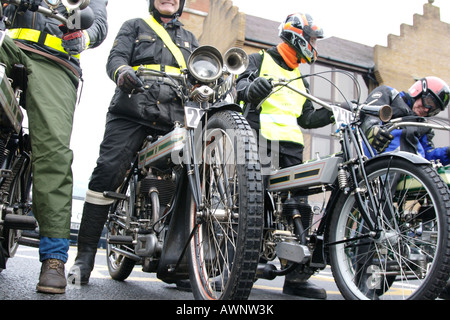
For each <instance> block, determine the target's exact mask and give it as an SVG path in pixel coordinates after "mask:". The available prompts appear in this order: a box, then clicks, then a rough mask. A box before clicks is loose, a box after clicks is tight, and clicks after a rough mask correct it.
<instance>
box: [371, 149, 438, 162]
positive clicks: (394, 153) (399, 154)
mask: <svg viewBox="0 0 450 320" xmlns="http://www.w3.org/2000/svg"><path fill="white" fill-rule="evenodd" d="M388 157H398V158H403V159H405V160H408V161H409V162H411V163H414V164H430V161H428V160H427V159H425V158H424V157H422V156H419V155H417V154H414V153H410V152H406V151H391V152H386V153H382V154H380V155H377V156H376V157H374V158H372V159H369V160H368V161H367V164H369V163H371V162H374V161H377V160H378V159H382V158H388Z"/></svg>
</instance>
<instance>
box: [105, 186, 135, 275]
mask: <svg viewBox="0 0 450 320" xmlns="http://www.w3.org/2000/svg"><path fill="white" fill-rule="evenodd" d="M134 186H135V181H133V180H131V181H130V184H129V187H128V190H127V199H126V200H119V202H118V203H117V207H116V209H115V211H114V212H113V214H112V215H111V216H110V218H109V219H108V222H107V232H106V239H110V237H111V236H127V234H126V230H125V228H124V226H125V221H127V219H128V218H129V217H130V216H131V213H132V210H133V206H134V199H135V188H134ZM132 251H133V249H132V248H128V247H127V246H126V245H120V244H110V243H107V245H106V261H107V265H108V271H109V275H110V276H111V278H113V279H114V280H118V281H123V280H125V279H126V278H128V276H129V275H130V274H131V272H132V271H133V268H134V266H135V264H136V261H134V260H132V259H130V258H128V257H127V256H126V252H132Z"/></svg>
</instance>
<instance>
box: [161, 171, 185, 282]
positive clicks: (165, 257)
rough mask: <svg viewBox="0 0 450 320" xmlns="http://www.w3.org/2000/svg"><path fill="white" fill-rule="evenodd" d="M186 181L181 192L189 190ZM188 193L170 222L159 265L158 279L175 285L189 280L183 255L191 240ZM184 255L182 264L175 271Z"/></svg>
mask: <svg viewBox="0 0 450 320" xmlns="http://www.w3.org/2000/svg"><path fill="white" fill-rule="evenodd" d="M186 181H187V179H184V182H183V186H181V187H180V190H187V189H188V188H189V186H188V185H187V183H186ZM187 193H188V192H181V197H180V199H179V201H178V204H177V206H176V208H175V209H174V213H173V216H172V217H171V220H170V224H169V229H168V231H167V234H166V237H165V240H164V246H163V249H162V253H161V258H160V261H159V263H158V270H157V277H158V279H160V280H162V281H164V282H166V283H175V282H176V281H177V280H181V279H188V278H189V268H188V262H187V254H186V253H185V254H184V255H183V249H184V247H185V245H186V243H187V241H188V239H189V235H188V232H187V228H186V220H187V219H186V215H187V214H189V213H188V211H189V210H188V209H187V207H188V206H187V205H186V203H187V201H188V199H187V196H186V194H187ZM182 255H183V257H182V259H181V262H180V264H179V265H178V267H177V269H176V270H174V268H175V266H176V264H177V263H178V260H179V259H180V257H181V256H182Z"/></svg>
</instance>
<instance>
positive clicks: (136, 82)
mask: <svg viewBox="0 0 450 320" xmlns="http://www.w3.org/2000/svg"><path fill="white" fill-rule="evenodd" d="M116 83H117V86H118V87H119V88H120V89H121V90H122V91H123V92H125V93H128V94H130V93H136V92H143V91H144V89H143V88H142V87H143V86H144V84H143V83H142V81H141V79H139V77H138V76H137V75H136V72H135V71H134V69H133V68H132V67H130V66H124V67H122V68H120V69H119V71H118V76H117V80H116Z"/></svg>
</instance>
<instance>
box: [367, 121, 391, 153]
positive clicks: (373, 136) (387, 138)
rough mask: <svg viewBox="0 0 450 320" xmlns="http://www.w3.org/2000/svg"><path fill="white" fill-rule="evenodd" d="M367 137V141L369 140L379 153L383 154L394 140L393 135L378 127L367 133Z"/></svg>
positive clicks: (375, 126) (373, 127)
mask: <svg viewBox="0 0 450 320" xmlns="http://www.w3.org/2000/svg"><path fill="white" fill-rule="evenodd" d="M366 135H367V140H369V143H370V144H371V145H372V147H374V148H375V150H376V151H377V152H378V153H382V152H383V151H384V150H386V148H387V147H388V145H389V144H390V143H391V140H392V139H394V136H393V135H391V134H390V133H389V132H388V131H386V130H384V129H383V128H381V127H380V126H378V125H374V126H372V127H371V128H370V129H369V130H368V131H367V133H366Z"/></svg>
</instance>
